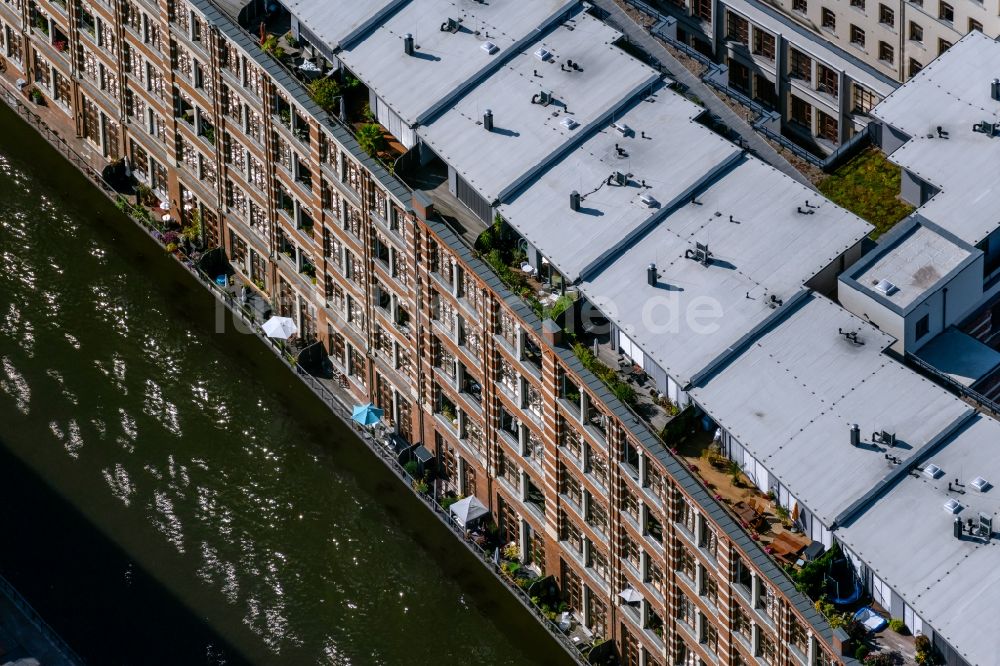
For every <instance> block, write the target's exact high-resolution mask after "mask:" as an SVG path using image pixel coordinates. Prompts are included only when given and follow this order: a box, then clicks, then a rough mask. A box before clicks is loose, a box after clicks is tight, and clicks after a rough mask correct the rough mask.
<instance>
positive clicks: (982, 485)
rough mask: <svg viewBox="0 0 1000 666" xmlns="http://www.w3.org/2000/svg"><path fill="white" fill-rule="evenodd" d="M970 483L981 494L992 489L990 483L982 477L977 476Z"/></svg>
mask: <svg viewBox="0 0 1000 666" xmlns="http://www.w3.org/2000/svg"><path fill="white" fill-rule="evenodd" d="M970 483H971V484H972V487H973V488H975V489H976V490H978V491H979V492H981V493H985V492H986V491H987V490H988V489H989V487H990V482H989V481H987V480H986V479H984V478H983V477H981V476H977V477H976V478H974V479H973V480H972V481H971V482H970Z"/></svg>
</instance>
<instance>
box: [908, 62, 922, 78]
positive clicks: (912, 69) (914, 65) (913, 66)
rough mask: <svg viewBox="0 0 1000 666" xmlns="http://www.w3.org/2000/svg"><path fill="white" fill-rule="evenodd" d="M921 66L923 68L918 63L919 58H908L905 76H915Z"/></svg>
mask: <svg viewBox="0 0 1000 666" xmlns="http://www.w3.org/2000/svg"><path fill="white" fill-rule="evenodd" d="M923 68H924V66H923V65H921V64H920V61H919V60H914V59H913V58H910V63H909V65H908V66H907V74H906V75H907V76H915V75H916V73H917V72H919V71H920V70H922V69H923Z"/></svg>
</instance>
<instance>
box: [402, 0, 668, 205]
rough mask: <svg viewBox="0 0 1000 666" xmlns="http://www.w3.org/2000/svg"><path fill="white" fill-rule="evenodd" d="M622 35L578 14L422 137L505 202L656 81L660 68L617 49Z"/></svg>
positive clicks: (488, 194)
mask: <svg viewBox="0 0 1000 666" xmlns="http://www.w3.org/2000/svg"><path fill="white" fill-rule="evenodd" d="M619 36H620V34H619V33H618V32H617V31H616V30H614V29H612V28H610V27H608V26H606V25H605V24H603V23H601V22H600V21H598V20H597V19H595V18H593V17H592V16H590V15H588V14H577V15H576V16H575V17H573V18H571V19H568V20H567V21H565V22H564V23H563V24H561V25H560V26H559V27H557V28H555V29H554V30H553V31H552V32H551V33H549V34H548V35H546V36H545V37H544V38H543V39H541V40H540V41H536V42H534V43H532V44H530V45H528V46H526V47H525V48H524V49H523V50H521V51H520V52H518V53H517V54H515V55H513V56H512V57H511V58H510V59H509V60H508V61H507V62H506V63H505V64H504V65H503V66H502V67H501V68H500V69H499V70H497V71H496V72H494V73H493V74H491V75H490V76H489V77H487V78H485V79H483V80H482V81H481V82H479V84H478V85H477V86H476V87H475V88H473V89H472V90H470V91H469V92H468V93H467V94H465V95H464V96H463V97H461V99H458V100H457V101H456V102H455V103H454V105H453V106H452V107H451V108H449V109H447V110H445V111H444V112H443V113H442V115H440V116H438V117H437V118H436V119H435V120H434V121H433V122H431V123H430V124H428V125H425V126H423V127H420V128H418V130H417V135H418V136H419V137H420V138H421V139H423V141H424V142H425V143H426V144H427V145H428V146H429V147H430V148H431V149H432V150H433V151H434V152H435V153H436V154H437V155H438V156H440V157H441V158H442V159H443V160H444V161H445V162H446V163H447V164H449V165H451V166H452V167H453V168H454V169H455V171H456V172H457V175H458V177H460V178H461V179H463V180H464V181H465V182H466V183H468V184H469V186H471V187H472V188H473V189H474V190H475V191H476V192H477V193H478V194H479V196H481V197H482V198H483V199H484V200H485V201H486V202H487V203H493V202H494V201H496V200H503V199H504V198H505V197H506V196H509V195H510V194H511V193H513V192H514V191H515V190H517V189H519V188H520V187H521V186H523V185H524V184H526V183H529V182H531V181H532V179H533V178H534V177H535V175H536V173H537V172H538V170H540V169H542V168H544V167H545V165H546V164H548V163H549V162H550V161H552V160H553V159H554V158H556V157H558V155H559V153H560V152H561V151H563V150H566V149H568V148H571V147H572V142H574V141H577V140H578V138H582V137H583V136H586V135H587V133H588V131H589V130H590V129H591V128H592V127H593V126H601V125H603V124H604V123H605V122H607V120H608V119H610V118H611V116H612V115H613V114H614V112H615V111H616V110H617V109H618V108H620V107H621V106H622V105H623V104H624V103H625V102H627V101H628V100H630V99H631V98H633V97H635V96H636V95H638V94H640V93H641V92H643V91H644V90H647V89H649V88H650V87H651V86H652V85H653V84H654V83H656V82H657V80H658V79H659V74H658V73H657V72H656V71H655V70H654V69H652V68H651V67H649V66H648V65H644V64H642V63H641V62H639V61H638V60H636V59H635V58H633V57H632V56H630V55H628V54H627V53H625V52H624V51H622V50H621V49H619V48H617V47H616V46H613V45H612V43H613V42H615V41H616V40H617V39H618V38H619ZM473 55H474V56H475V57H479V56H480V55H481V54H479V53H475V54H473ZM571 62H572V63H573V65H576V66H575V67H573V66H572V65H571V64H570V63H571ZM487 109H490V110H491V111H492V114H493V129H492V130H489V131H488V130H486V129H485V128H484V126H483V114H484V112H485V111H486V110H487ZM567 116H568V117H570V118H572V119H573V120H574V121H576V123H577V124H576V125H575V126H574V127H573V128H572V129H570V128H569V127H567V126H565V125H563V124H562V121H563V119H564V118H566V117H567ZM566 196H567V197H568V196H569V193H568V192H567V193H566Z"/></svg>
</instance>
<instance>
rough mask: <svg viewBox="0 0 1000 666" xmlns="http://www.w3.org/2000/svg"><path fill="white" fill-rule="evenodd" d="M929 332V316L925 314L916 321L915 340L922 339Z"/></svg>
mask: <svg viewBox="0 0 1000 666" xmlns="http://www.w3.org/2000/svg"><path fill="white" fill-rule="evenodd" d="M930 332H931V316H930V315H929V314H925V315H924V316H923V317H921V318H920V319H918V320H917V326H916V330H915V335H916V339H917V340H919V339H920V338H922V337H924V336H925V335H927V334H928V333H930Z"/></svg>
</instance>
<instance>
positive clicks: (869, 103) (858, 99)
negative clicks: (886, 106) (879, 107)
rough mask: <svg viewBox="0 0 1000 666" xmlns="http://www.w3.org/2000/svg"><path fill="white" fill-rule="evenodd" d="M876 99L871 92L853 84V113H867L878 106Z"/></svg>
mask: <svg viewBox="0 0 1000 666" xmlns="http://www.w3.org/2000/svg"><path fill="white" fill-rule="evenodd" d="M878 101H879V100H878V97H877V96H876V95H875V93H873V92H872V91H871V90H868V89H867V88H864V87H862V86H859V85H858V84H857V83H855V84H854V112H855V113H868V112H869V111H871V110H872V109H874V108H875V105H876V104H878Z"/></svg>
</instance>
